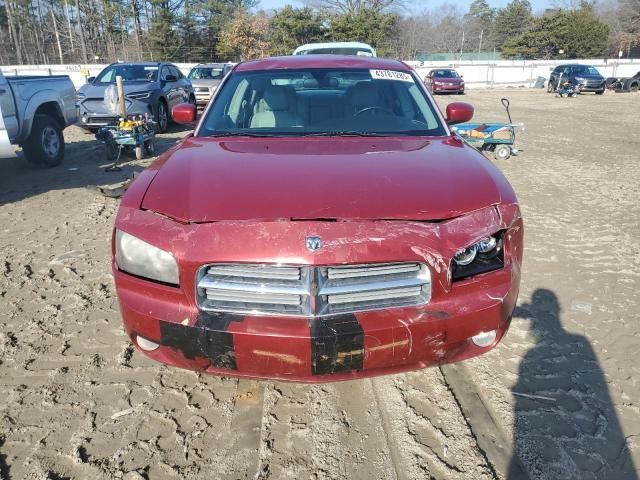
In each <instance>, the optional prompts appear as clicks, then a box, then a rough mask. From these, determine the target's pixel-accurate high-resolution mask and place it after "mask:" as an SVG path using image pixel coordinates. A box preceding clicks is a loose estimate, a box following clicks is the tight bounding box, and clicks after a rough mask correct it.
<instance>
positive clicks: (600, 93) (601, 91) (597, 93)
mask: <svg viewBox="0 0 640 480" xmlns="http://www.w3.org/2000/svg"><path fill="white" fill-rule="evenodd" d="M603 93H604V88H603V89H602V90H598V91H597V92H596V95H602V94H603Z"/></svg>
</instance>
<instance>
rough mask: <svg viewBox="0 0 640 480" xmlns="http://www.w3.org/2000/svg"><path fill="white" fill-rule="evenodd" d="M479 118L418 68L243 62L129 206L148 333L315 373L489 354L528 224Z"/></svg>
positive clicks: (219, 363) (257, 373) (129, 240)
mask: <svg viewBox="0 0 640 480" xmlns="http://www.w3.org/2000/svg"><path fill="white" fill-rule="evenodd" d="M472 115H473V107H471V106H470V105H468V104H465V103H452V104H450V105H449V106H448V107H447V109H446V117H445V116H443V115H442V114H441V113H440V111H439V110H438V109H437V107H436V105H435V104H434V103H433V102H432V100H431V99H430V97H429V96H428V95H427V92H426V90H425V88H424V86H423V84H422V82H421V81H420V79H419V78H418V77H417V76H416V74H415V72H413V70H411V69H410V67H408V66H406V65H405V64H403V63H401V62H398V61H392V60H382V59H378V58H367V57H357V58H354V57H342V56H329V55H321V56H291V57H283V58H268V59H262V60H256V61H250V62H245V63H241V64H239V65H237V66H236V67H234V69H233V70H232V71H231V73H230V74H229V75H228V76H227V77H226V78H225V80H224V81H223V83H222V84H221V86H220V87H219V88H218V90H217V92H216V94H215V97H214V98H213V99H212V101H211V102H210V104H209V105H208V107H207V109H206V110H205V112H204V113H203V115H202V118H201V119H200V121H199V123H198V124H197V126H196V127H195V131H194V132H193V134H191V135H189V136H187V137H186V138H185V139H184V140H182V141H181V142H180V143H179V144H178V145H176V146H175V147H173V148H172V149H170V150H169V151H168V152H167V153H165V154H164V155H162V156H161V157H160V158H159V159H158V160H157V161H156V162H155V163H154V164H153V165H151V166H150V167H149V168H148V169H147V170H145V171H144V172H143V173H142V174H141V175H140V176H139V177H138V178H137V180H136V181H135V182H134V183H133V184H132V185H131V186H130V188H129V189H128V191H127V192H126V194H125V196H124V198H123V199H122V203H121V205H120V209H119V212H118V215H117V219H116V224H115V230H114V235H113V275H114V277H115V283H116V289H117V295H118V298H119V302H120V308H121V311H122V317H123V320H124V326H125V328H126V331H127V333H128V335H129V337H130V338H131V341H132V342H133V343H134V345H136V346H137V347H138V348H139V349H141V350H142V351H143V352H144V353H145V354H146V355H148V356H149V357H151V358H153V359H155V360H157V361H159V362H163V363H167V364H170V365H175V366H178V367H183V368H189V369H194V370H200V371H205V372H208V373H212V374H217V375H225V376H226V375H235V376H244V377H254V378H272V379H281V380H292V381H301V382H323V381H335V380H348V379H353V378H357V377H366V376H372V375H381V374H388V373H394V372H402V371H407V370H414V369H419V368H423V367H427V366H430V365H438V364H441V363H446V362H455V361H458V360H463V359H466V358H469V357H472V356H475V355H479V354H482V353H484V352H487V351H488V350H490V349H491V348H492V347H494V346H495V345H496V343H497V342H498V341H499V340H500V339H501V338H502V336H503V335H504V334H505V333H506V331H507V328H508V326H509V322H510V319H511V314H512V312H513V309H514V306H515V304H516V297H517V295H518V286H519V282H520V267H521V261H522V235H523V224H522V219H521V215H520V210H519V208H518V203H517V200H516V196H515V194H514V192H513V190H512V188H511V186H510V185H509V183H508V182H507V180H506V179H505V177H504V176H503V175H502V174H501V173H500V171H498V169H497V168H496V167H495V166H494V165H493V164H492V163H491V162H490V161H489V160H487V159H486V158H485V157H484V156H483V155H482V154H481V153H479V152H478V151H476V150H474V149H473V148H471V147H470V146H468V145H466V144H465V143H464V142H463V141H461V140H460V138H458V137H457V136H456V135H455V134H453V133H452V132H451V130H450V129H449V125H450V124H453V123H456V122H465V121H468V120H470V118H471V117H472ZM195 116H196V110H195V107H194V106H193V105H179V106H177V107H175V108H174V110H173V118H174V119H175V120H176V121H180V122H182V123H190V122H194V120H195Z"/></svg>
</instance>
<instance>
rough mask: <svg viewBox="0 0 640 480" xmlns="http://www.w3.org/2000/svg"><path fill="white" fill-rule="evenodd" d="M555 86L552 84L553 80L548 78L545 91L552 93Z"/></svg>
mask: <svg viewBox="0 0 640 480" xmlns="http://www.w3.org/2000/svg"><path fill="white" fill-rule="evenodd" d="M555 89H556V88H555V86H554V85H553V82H552V81H551V80H549V83H547V93H553V92H554V91H555Z"/></svg>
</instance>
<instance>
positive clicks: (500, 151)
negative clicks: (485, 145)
mask: <svg viewBox="0 0 640 480" xmlns="http://www.w3.org/2000/svg"><path fill="white" fill-rule="evenodd" d="M493 156H494V158H495V159H496V160H506V159H508V158H509V157H510V156H511V147H510V146H509V145H496V148H495V149H494V150H493Z"/></svg>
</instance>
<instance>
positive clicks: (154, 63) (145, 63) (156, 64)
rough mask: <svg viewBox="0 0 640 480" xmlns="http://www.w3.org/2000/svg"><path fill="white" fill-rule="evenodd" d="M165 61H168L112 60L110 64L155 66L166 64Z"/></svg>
mask: <svg viewBox="0 0 640 480" xmlns="http://www.w3.org/2000/svg"><path fill="white" fill-rule="evenodd" d="M166 63H168V62H114V63H112V64H111V65H127V66H148V67H157V66H158V65H162V64H166Z"/></svg>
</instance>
